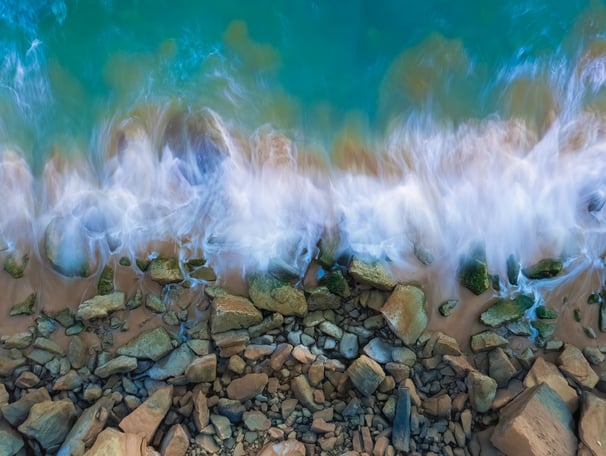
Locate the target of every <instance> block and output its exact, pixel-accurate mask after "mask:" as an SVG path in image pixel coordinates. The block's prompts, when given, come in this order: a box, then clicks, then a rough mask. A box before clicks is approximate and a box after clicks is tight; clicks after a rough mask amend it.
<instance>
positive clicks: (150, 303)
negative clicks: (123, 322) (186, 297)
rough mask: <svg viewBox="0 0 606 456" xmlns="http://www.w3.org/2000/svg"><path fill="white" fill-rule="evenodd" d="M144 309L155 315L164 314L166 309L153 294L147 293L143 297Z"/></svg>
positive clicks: (162, 302)
mask: <svg viewBox="0 0 606 456" xmlns="http://www.w3.org/2000/svg"><path fill="white" fill-rule="evenodd" d="M145 308H146V309H149V310H151V311H152V312H155V313H164V312H166V309H167V308H166V303H165V302H164V301H163V300H162V298H161V297H160V296H158V295H157V294H155V293H149V294H148V295H147V296H146V297H145Z"/></svg>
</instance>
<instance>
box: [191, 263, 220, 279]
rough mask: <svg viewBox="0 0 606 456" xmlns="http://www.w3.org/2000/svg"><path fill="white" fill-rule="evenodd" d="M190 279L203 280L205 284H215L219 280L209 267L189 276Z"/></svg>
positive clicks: (198, 269) (204, 267)
mask: <svg viewBox="0 0 606 456" xmlns="http://www.w3.org/2000/svg"><path fill="white" fill-rule="evenodd" d="M189 277H191V278H192V279H196V280H203V281H204V282H214V281H215V280H217V274H216V273H215V271H214V270H213V269H212V268H210V267H208V266H202V267H200V268H197V269H196V270H195V271H193V272H191V273H190V274H189Z"/></svg>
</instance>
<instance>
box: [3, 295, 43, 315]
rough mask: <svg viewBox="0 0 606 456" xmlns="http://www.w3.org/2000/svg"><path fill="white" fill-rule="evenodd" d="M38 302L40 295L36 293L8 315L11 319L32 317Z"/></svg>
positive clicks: (17, 305)
mask: <svg viewBox="0 0 606 456" xmlns="http://www.w3.org/2000/svg"><path fill="white" fill-rule="evenodd" d="M37 300H38V295H37V294H36V293H30V294H29V295H28V296H27V298H25V299H24V300H23V301H20V302H18V303H17V304H15V305H13V306H12V307H11V309H10V311H9V313H8V314H9V315H10V316H11V317H14V316H16V315H31V314H33V313H34V307H35V306H36V301H37Z"/></svg>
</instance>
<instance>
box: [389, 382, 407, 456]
mask: <svg viewBox="0 0 606 456" xmlns="http://www.w3.org/2000/svg"><path fill="white" fill-rule="evenodd" d="M410 411H411V404H410V391H409V390H408V388H399V389H398V401H397V402H396V410H395V415H394V419H393V431H392V434H391V435H392V436H391V439H392V443H393V446H394V448H395V449H396V450H399V451H403V452H404V453H406V454H408V452H409V451H410V434H411V427H410Z"/></svg>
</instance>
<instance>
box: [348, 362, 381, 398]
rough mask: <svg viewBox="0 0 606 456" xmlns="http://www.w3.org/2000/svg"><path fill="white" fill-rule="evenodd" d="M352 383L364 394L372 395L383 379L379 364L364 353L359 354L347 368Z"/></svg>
mask: <svg viewBox="0 0 606 456" xmlns="http://www.w3.org/2000/svg"><path fill="white" fill-rule="evenodd" d="M347 375H348V376H349V379H350V380H351V382H352V383H353V385H354V386H355V387H356V388H357V389H358V391H360V393H362V394H363V395H364V396H370V395H372V394H373V393H374V392H375V391H376V389H377V388H378V387H379V385H380V384H381V382H382V381H383V380H384V379H385V372H383V369H382V368H381V366H380V365H379V364H378V363H377V362H376V361H374V360H372V359H371V358H369V357H368V356H366V355H362V356H360V357H359V358H358V359H356V360H355V361H354V362H353V363H351V365H350V366H349V368H348V369H347Z"/></svg>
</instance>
